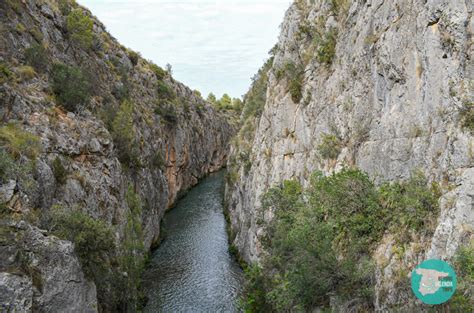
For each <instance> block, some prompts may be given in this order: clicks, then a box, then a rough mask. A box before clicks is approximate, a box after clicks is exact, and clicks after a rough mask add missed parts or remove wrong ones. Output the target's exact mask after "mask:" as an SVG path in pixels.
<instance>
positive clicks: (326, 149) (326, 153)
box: [318, 133, 342, 160]
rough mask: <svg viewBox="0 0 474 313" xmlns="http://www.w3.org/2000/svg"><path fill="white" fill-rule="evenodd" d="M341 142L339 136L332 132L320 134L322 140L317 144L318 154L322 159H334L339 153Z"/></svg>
mask: <svg viewBox="0 0 474 313" xmlns="http://www.w3.org/2000/svg"><path fill="white" fill-rule="evenodd" d="M341 149H342V142H341V139H340V138H339V137H337V136H336V135H332V134H326V133H323V134H322V142H321V144H320V145H319V146H318V151H319V154H320V155H321V157H322V158H323V159H331V160H335V159H337V157H338V156H339V153H341Z"/></svg>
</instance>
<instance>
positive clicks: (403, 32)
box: [226, 0, 474, 311]
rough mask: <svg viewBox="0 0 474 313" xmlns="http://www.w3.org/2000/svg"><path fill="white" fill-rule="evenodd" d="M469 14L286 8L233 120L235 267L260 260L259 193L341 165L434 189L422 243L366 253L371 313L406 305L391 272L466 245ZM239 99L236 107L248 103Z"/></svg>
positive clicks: (396, 7)
mask: <svg viewBox="0 0 474 313" xmlns="http://www.w3.org/2000/svg"><path fill="white" fill-rule="evenodd" d="M472 8H473V3H472V1H461V0H458V1H443V0H428V1H418V0H403V1H382V0H368V1H362V0H355V1H319V0H316V1H295V2H294V3H293V4H292V5H291V7H290V8H289V10H288V11H287V13H286V16H285V19H284V22H283V24H282V25H281V34H280V37H279V41H278V43H277V45H276V46H275V48H274V49H272V51H271V54H272V57H271V58H270V60H269V61H268V63H267V65H266V66H265V67H264V68H263V69H262V70H261V72H260V73H259V75H258V76H257V77H256V79H255V82H254V87H252V88H253V89H251V90H250V93H251V94H252V95H253V94H254V93H255V91H254V89H255V86H256V85H258V88H260V89H261V90H263V96H262V97H261V98H262V99H263V102H262V103H263V104H262V108H261V113H259V114H256V115H253V116H250V117H244V118H243V119H244V128H243V129H246V130H245V131H242V130H241V131H240V133H239V137H238V139H237V140H236V141H235V142H234V144H233V146H232V153H231V157H230V159H229V172H230V174H229V176H230V178H229V180H228V184H227V193H226V198H227V204H228V211H229V215H230V220H231V229H232V231H231V233H232V236H233V238H232V240H233V244H234V245H235V246H236V247H237V248H238V250H239V252H240V254H241V256H242V257H243V258H244V260H246V261H247V262H251V263H253V262H258V260H259V259H260V257H261V256H262V254H263V253H264V251H263V250H262V243H261V242H260V240H259V238H260V237H261V235H262V234H263V233H264V231H265V230H264V227H263V226H262V224H261V223H259V221H258V216H261V215H260V211H261V206H262V204H261V197H262V195H263V194H264V193H265V192H266V191H267V190H268V189H269V188H270V187H272V186H274V185H276V184H278V183H280V182H282V181H283V180H285V179H296V180H298V181H299V182H301V183H302V184H303V185H304V186H307V185H308V184H309V177H310V174H311V173H313V172H314V171H317V170H320V171H322V172H323V173H325V174H330V173H333V172H337V171H339V170H340V169H341V168H343V167H357V168H359V169H361V170H362V171H364V172H367V173H368V174H369V175H370V177H371V178H372V179H374V180H375V181H376V182H377V183H381V182H387V181H389V182H390V181H398V180H404V179H407V178H408V177H410V175H411V173H413V172H414V171H416V170H421V171H422V172H423V173H424V174H425V175H426V176H427V177H428V178H429V180H430V181H433V182H440V183H441V185H442V186H443V196H442V197H441V199H440V215H439V217H438V219H437V226H436V230H435V232H434V235H433V236H432V237H430V238H417V240H416V242H415V241H412V242H411V243H410V244H409V245H408V246H407V247H405V248H404V249H405V250H404V251H403V253H401V255H400V254H398V253H394V251H395V249H394V242H393V240H392V239H393V238H391V236H390V234H386V236H385V237H384V239H383V240H382V242H381V243H380V245H379V247H378V248H377V249H376V251H373V254H372V257H373V258H374V259H375V260H376V265H377V269H376V282H375V298H374V304H373V305H374V308H375V309H376V310H387V309H389V308H394V307H399V308H400V306H402V305H410V306H411V305H414V304H413V299H412V297H410V296H409V292H410V291H409V290H408V291H407V290H403V289H400V288H398V287H397V286H396V285H395V282H396V281H397V279H396V277H395V276H396V273H397V271H399V270H400V269H409V268H412V267H413V266H414V265H416V264H418V263H419V262H421V261H422V260H424V259H426V258H442V259H448V260H449V259H450V258H451V257H452V256H453V255H454V253H455V252H456V250H457V249H458V248H459V247H460V246H463V245H465V244H467V243H468V242H472V241H473V240H474V238H473V233H474V150H473V149H474V148H473V147H474V137H473V133H472V132H473V130H472V126H471V128H469V126H468V122H467V119H468V118H469V117H466V114H469V112H470V114H472V101H473V82H474V81H473V70H474V64H473V62H472V55H473V46H472V34H473V31H474V24H473V23H474V21H473V19H472ZM247 98H249V96H248V95H247ZM253 99H254V98H253V96H252V98H251V99H250V100H252V101H253ZM250 100H249V99H247V101H246V103H245V105H246V106H249V105H254V103H253V102H252V101H250ZM244 112H245V108H244ZM466 112H467V113H466ZM324 146H327V148H331V149H330V150H329V153H328V152H326V153H324V152H322V151H321V150H322V149H321V147H324ZM264 216H265V218H266V219H271V216H272V215H271V212H266V213H264ZM418 309H419V308H418ZM347 310H349V309H348V308H347V307H346V308H342V311H347Z"/></svg>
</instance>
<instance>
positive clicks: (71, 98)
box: [51, 63, 91, 112]
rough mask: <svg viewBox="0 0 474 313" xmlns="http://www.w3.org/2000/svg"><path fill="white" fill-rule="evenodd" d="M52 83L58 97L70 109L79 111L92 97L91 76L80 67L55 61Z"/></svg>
mask: <svg viewBox="0 0 474 313" xmlns="http://www.w3.org/2000/svg"><path fill="white" fill-rule="evenodd" d="M51 84H52V87H53V92H54V93H55V95H56V99H57V100H58V102H59V103H60V104H61V105H62V106H64V108H65V109H66V110H68V111H72V112H77V111H79V110H80V109H81V108H82V107H83V106H84V105H86V104H87V103H88V102H89V99H90V97H91V91H90V88H91V86H90V82H89V78H88V77H87V75H85V74H84V73H83V72H82V71H81V69H80V68H78V67H73V66H67V65H65V64H62V63H55V64H54V65H53V69H52V72H51Z"/></svg>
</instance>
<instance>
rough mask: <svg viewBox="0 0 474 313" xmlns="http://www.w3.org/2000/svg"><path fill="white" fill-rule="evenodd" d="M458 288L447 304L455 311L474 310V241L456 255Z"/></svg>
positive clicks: (455, 265) (455, 264)
mask: <svg viewBox="0 0 474 313" xmlns="http://www.w3.org/2000/svg"><path fill="white" fill-rule="evenodd" d="M454 268H455V270H456V275H457V284H458V285H457V290H456V293H455V294H454V296H453V298H452V299H451V300H450V301H449V302H448V303H447V304H446V305H447V306H448V310H449V309H451V310H452V311H453V312H474V242H473V241H471V242H470V244H468V245H467V246H465V247H461V248H460V249H459V250H458V252H457V253H456V255H455V257H454Z"/></svg>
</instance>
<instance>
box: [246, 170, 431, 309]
mask: <svg viewBox="0 0 474 313" xmlns="http://www.w3.org/2000/svg"><path fill="white" fill-rule="evenodd" d="M438 197H439V190H438V187H437V186H436V185H432V186H428V185H427V181H426V179H425V178H424V177H423V176H422V175H421V174H418V173H415V174H413V176H412V178H411V179H409V180H408V181H405V182H396V183H392V184H390V183H387V184H383V185H382V186H380V187H376V186H375V185H374V184H373V183H372V181H371V180H370V179H369V177H368V176H367V175H366V174H365V173H362V172H361V171H359V170H356V169H344V170H342V171H341V172H339V173H336V174H332V175H330V176H323V175H322V174H321V173H319V172H317V173H315V174H313V176H312V177H311V184H310V187H308V188H307V189H303V188H302V187H301V185H300V184H299V183H298V182H296V181H292V180H291V181H284V182H283V183H282V184H281V185H280V186H276V187H273V188H271V189H269V190H268V192H267V193H266V194H265V195H264V196H263V198H262V206H263V210H271V212H273V214H274V218H273V219H272V220H271V221H266V220H265V219H264V217H263V215H262V217H261V218H260V219H259V221H258V222H259V223H261V224H262V225H263V226H264V228H265V235H264V236H263V237H262V238H261V242H262V244H263V245H264V248H265V251H266V253H265V256H264V257H263V259H262V263H261V266H262V267H261V268H255V266H257V267H258V265H254V267H253V268H251V269H249V270H248V271H247V272H248V274H247V276H248V282H247V286H246V290H245V297H246V302H245V303H246V308H247V309H248V311H250V312H268V311H278V312H287V311H293V310H304V311H306V310H310V309H312V308H315V307H329V306H330V298H331V295H337V296H338V297H339V298H340V299H343V300H348V299H351V300H352V301H357V302H358V303H359V307H365V309H368V310H370V309H371V306H372V303H373V301H372V300H373V299H372V297H373V292H374V288H375V287H374V281H375V278H374V275H375V273H374V269H375V265H374V263H373V261H372V253H373V251H374V248H375V247H376V246H377V243H378V242H379V241H380V240H381V238H382V237H383V236H384V234H385V232H387V231H388V232H390V233H393V234H396V238H397V240H398V244H399V245H403V244H404V242H407V241H408V242H409V240H410V239H409V238H408V237H409V236H410V235H412V234H421V233H423V234H425V235H427V234H429V233H431V232H433V231H434V221H435V220H436V217H437V215H438V214H439V208H438V205H437V200H438ZM262 212H263V211H262ZM262 214H263V213H262ZM354 286H358V288H354Z"/></svg>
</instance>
